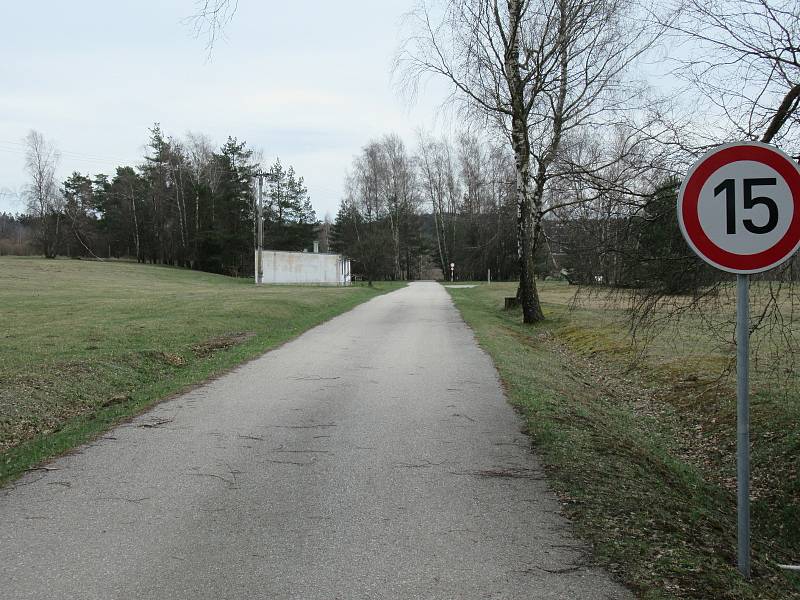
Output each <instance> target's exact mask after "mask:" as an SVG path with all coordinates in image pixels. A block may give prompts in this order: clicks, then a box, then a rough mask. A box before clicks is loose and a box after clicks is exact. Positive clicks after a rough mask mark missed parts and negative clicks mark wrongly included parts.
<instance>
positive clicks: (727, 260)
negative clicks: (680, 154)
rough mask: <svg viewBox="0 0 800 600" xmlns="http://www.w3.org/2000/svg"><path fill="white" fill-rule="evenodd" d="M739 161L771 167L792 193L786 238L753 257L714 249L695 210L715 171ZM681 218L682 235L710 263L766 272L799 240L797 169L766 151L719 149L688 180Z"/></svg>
mask: <svg viewBox="0 0 800 600" xmlns="http://www.w3.org/2000/svg"><path fill="white" fill-rule="evenodd" d="M741 160H750V161H753V162H760V163H762V164H765V165H767V166H768V167H772V168H773V169H775V171H777V172H778V174H780V176H781V177H783V179H784V181H786V184H787V185H788V186H789V189H790V190H791V192H792V202H793V203H794V214H793V215H792V222H791V223H790V224H789V228H788V229H787V231H786V234H785V235H784V236H783V237H782V238H781V239H780V240H778V242H777V243H776V244H775V245H774V246H772V247H771V248H767V249H766V250H763V251H762V252H757V253H755V254H736V253H735V252H729V251H727V250H725V249H723V248H720V247H719V246H717V245H716V244H715V243H714V242H713V241H711V239H710V238H709V237H708V236H707V235H706V234H705V231H703V227H702V226H701V225H700V217H699V215H698V212H697V207H698V204H699V202H700V190H701V189H702V188H703V184H705V182H706V181H708V178H709V177H711V176H712V175H713V174H714V173H715V172H716V171H717V170H718V169H720V168H722V167H724V166H725V165H727V164H729V163H732V162H738V161H741ZM681 216H682V220H683V226H684V229H685V230H686V234H687V235H688V236H689V237H690V238H691V241H692V243H693V244H694V245H695V247H696V248H697V250H698V251H699V252H700V253H701V254H703V255H704V256H705V257H707V258H708V259H709V260H711V261H712V262H714V263H716V264H718V265H720V266H721V267H724V268H726V269H732V270H734V271H758V270H761V269H766V268H768V267H770V266H772V265H774V264H776V263H779V262H780V261H781V260H783V259H784V258H786V256H787V255H789V254H791V253H792V251H793V250H794V249H795V246H796V245H797V240H798V239H800V173H798V170H797V167H796V166H795V165H794V164H792V163H790V162H789V161H788V160H787V159H786V158H784V157H783V156H782V155H780V154H778V153H777V152H773V151H772V150H771V149H770V148H769V147H766V146H756V145H741V146H731V147H728V148H723V149H722V150H719V151H718V152H715V153H714V154H712V155H711V156H709V157H708V158H707V159H706V160H705V161H703V162H702V163H700V164H699V165H698V166H697V168H696V169H695V170H694V172H693V173H692V175H691V176H690V177H689V181H687V182H686V186H685V187H684V190H683V203H682V205H681Z"/></svg>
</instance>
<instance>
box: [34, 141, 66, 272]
mask: <svg viewBox="0 0 800 600" xmlns="http://www.w3.org/2000/svg"><path fill="white" fill-rule="evenodd" d="M58 161H59V153H58V150H56V148H55V147H54V146H53V145H52V144H51V143H50V142H48V141H47V140H46V139H45V138H44V136H43V135H42V134H41V133H39V132H38V131H33V130H31V131H30V132H29V133H28V135H27V136H26V137H25V170H26V171H27V172H28V175H29V177H30V183H28V185H27V186H26V190H25V196H26V199H27V202H28V213H29V214H30V215H31V216H33V217H34V218H35V219H36V226H37V228H38V232H37V237H38V240H39V244H40V247H41V250H42V254H44V256H45V257H46V258H55V257H56V252H57V250H58V242H59V239H60V236H61V221H62V218H63V214H64V198H63V196H62V195H61V193H60V191H59V189H58V183H57V182H56V168H57V167H58Z"/></svg>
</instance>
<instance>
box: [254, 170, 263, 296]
mask: <svg viewBox="0 0 800 600" xmlns="http://www.w3.org/2000/svg"><path fill="white" fill-rule="evenodd" d="M263 253H264V177H263V176H260V175H259V177H258V263H257V265H256V281H258V283H264V265H263V264H262V260H263V258H262V255H263Z"/></svg>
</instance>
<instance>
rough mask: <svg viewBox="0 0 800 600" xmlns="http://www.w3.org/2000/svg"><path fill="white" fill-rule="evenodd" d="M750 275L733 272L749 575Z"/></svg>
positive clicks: (739, 504)
mask: <svg viewBox="0 0 800 600" xmlns="http://www.w3.org/2000/svg"><path fill="white" fill-rule="evenodd" d="M749 288H750V275H747V274H744V275H742V274H739V275H737V276H736V508H737V511H736V512H737V514H738V518H737V536H736V539H737V543H738V552H737V557H738V564H739V571H740V572H741V574H742V575H743V576H744V577H746V578H748V579H749V578H750V397H749V393H750V306H749V300H750V289H749Z"/></svg>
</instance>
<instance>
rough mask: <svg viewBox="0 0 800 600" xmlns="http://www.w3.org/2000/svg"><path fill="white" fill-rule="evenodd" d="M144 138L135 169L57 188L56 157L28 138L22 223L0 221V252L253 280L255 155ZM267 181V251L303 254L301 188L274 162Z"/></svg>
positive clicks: (307, 234)
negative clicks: (126, 260) (128, 262)
mask: <svg viewBox="0 0 800 600" xmlns="http://www.w3.org/2000/svg"><path fill="white" fill-rule="evenodd" d="M149 134H150V135H149V141H148V144H147V152H146V155H145V156H144V157H143V160H142V162H141V163H140V164H139V165H136V166H120V167H117V169H116V172H115V174H114V175H113V176H108V175H105V174H99V175H95V176H93V177H92V176H89V175H86V174H82V173H78V172H74V173H73V174H72V175H70V176H69V177H68V178H67V179H66V180H65V181H63V182H60V183H59V182H58V181H57V180H56V176H55V173H56V168H57V165H58V161H59V155H58V151H57V149H56V148H55V147H54V146H53V145H52V144H50V143H49V142H48V141H47V140H46V139H45V138H44V136H43V135H42V134H41V133H39V132H35V131H32V132H30V133H29V134H28V136H27V138H26V140H25V143H26V157H25V165H26V170H27V172H28V175H29V184H28V186H27V189H26V193H25V196H26V200H27V213H26V214H25V215H19V216H16V217H14V216H11V215H3V216H2V218H0V251H5V252H7V253H11V252H14V251H15V250H16V253H25V252H26V251H27V252H30V251H31V250H34V249H35V250H36V251H38V252H40V253H41V254H43V255H44V256H46V257H49V258H53V257H55V256H56V255H65V256H70V257H91V258H96V259H100V258H123V257H131V258H135V259H136V260H137V261H139V262H141V263H153V264H165V265H175V266H182V267H187V268H192V269H200V270H204V271H210V272H214V273H225V274H229V275H234V276H236V275H245V274H250V273H252V272H253V248H254V236H255V234H256V227H255V225H256V216H255V206H254V198H253V185H252V180H253V176H254V175H255V174H256V172H258V171H260V170H261V166H260V157H259V156H258V153H256V152H255V151H254V150H253V149H251V148H248V147H247V145H246V143H245V142H240V141H238V140H237V139H236V138H232V137H229V138H228V139H227V141H226V142H225V143H224V144H223V145H222V146H221V147H219V148H214V147H213V146H212V144H211V142H210V141H209V139H208V138H207V137H206V136H204V135H195V134H189V135H187V137H186V139H183V140H181V139H176V138H173V137H168V136H166V135H165V134H164V132H163V131H162V129H161V127H160V125H158V124H155V125H154V126H153V127H152V128H151V129H150V131H149ZM266 175H267V180H268V182H269V183H268V186H267V189H266V191H265V196H266V198H265V224H266V228H265V229H266V233H267V235H268V236H269V239H270V247H272V248H274V249H277V250H303V249H307V248H308V247H309V246H310V245H311V243H312V241H313V240H314V239H315V236H316V229H317V219H316V215H315V213H314V209H313V207H312V206H311V200H310V197H309V195H308V189H307V188H306V186H305V184H304V182H303V178H302V177H301V176H298V175H297V174H296V173H295V171H294V169H293V168H292V167H288V168H285V167H284V166H283V165H282V164H281V162H280V160H276V162H275V163H274V164H272V165H271V166H270V167H269V168H268V169H267V170H266ZM23 237H24V239H25V242H26V246H25V247H23V245H22V241H23Z"/></svg>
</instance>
